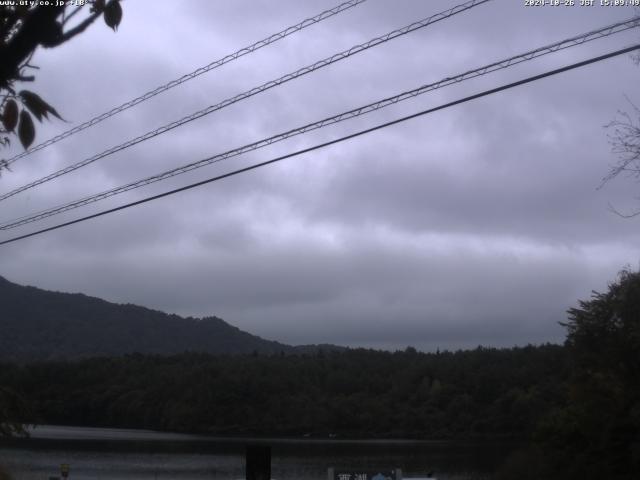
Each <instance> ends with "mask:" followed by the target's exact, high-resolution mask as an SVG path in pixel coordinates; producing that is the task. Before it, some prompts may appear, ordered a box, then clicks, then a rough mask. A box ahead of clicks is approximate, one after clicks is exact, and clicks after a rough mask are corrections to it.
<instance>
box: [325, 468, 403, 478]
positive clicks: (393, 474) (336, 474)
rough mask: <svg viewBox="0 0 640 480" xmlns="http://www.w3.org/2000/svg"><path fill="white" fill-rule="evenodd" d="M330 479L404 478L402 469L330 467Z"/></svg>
mask: <svg viewBox="0 0 640 480" xmlns="http://www.w3.org/2000/svg"><path fill="white" fill-rule="evenodd" d="M329 480H402V472H401V471H400V469H397V468H396V469H389V470H369V469H357V468H353V469H346V468H330V469H329Z"/></svg>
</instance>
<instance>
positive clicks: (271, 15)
mask: <svg viewBox="0 0 640 480" xmlns="http://www.w3.org/2000/svg"><path fill="white" fill-rule="evenodd" d="M453 4H454V2H448V1H434V2H428V3H427V2H409V1H406V2H393V4H392V3H391V2H386V1H382V0H370V1H368V2H366V3H365V4H364V5H362V6H360V7H357V8H355V9H353V10H352V11H349V12H345V13H344V14H342V15H340V16H338V17H336V18H334V19H331V20H327V21H326V22H323V23H321V24H319V25H316V26H314V27H311V28H310V29H308V30H307V31H305V32H301V33H299V34H296V35H294V36H292V37H290V38H288V39H286V40H284V41H283V42H281V43H279V44H276V45H272V46H269V47H266V48H265V49H263V50H261V51H259V52H256V53H255V54H252V55H250V56H247V57H244V58H243V59H241V60H238V61H237V62H233V63H232V64H229V65H226V66H225V67H223V68H221V69H218V70H216V71H215V72H212V73H209V74H207V75H203V76H202V77H199V78H198V79H196V80H193V81H191V82H189V83H187V84H185V85H182V86H180V87H178V88H176V89H174V90H172V91H171V92H169V93H166V94H163V95H161V96H158V97H156V98H154V99H153V100H151V101H149V102H145V103H144V104H142V105H139V106H138V107H136V108H134V109H132V110H129V111H128V112H125V113H124V114H122V115H120V116H117V117H114V118H112V119H109V120H107V121H106V122H104V123H103V124H101V125H100V126H99V127H96V128H93V129H90V130H87V131H85V132H82V133H81V134H79V135H77V136H76V137H74V138H72V139H69V140H65V141H63V142H60V143H58V144H56V145H55V146H53V147H51V148H48V149H46V150H44V151H42V152H37V153H36V154H34V155H32V156H31V157H29V158H28V159H25V160H24V161H22V162H20V163H17V164H16V165H15V167H16V168H15V169H14V172H13V173H11V174H9V175H6V176H3V178H2V191H5V189H7V190H8V189H10V188H15V187H16V186H19V185H21V184H23V183H25V182H27V181H30V180H33V179H34V178H38V177H39V176H42V175H44V174H46V173H49V172H51V171H54V170H56V169H58V168H62V167H64V166H66V165H68V164H70V163H73V162H76V161H79V160H81V159H83V158H86V157H88V156H90V155H92V154H94V153H96V152H99V151H102V150H104V149H106V148H109V147H111V146H113V145H115V144H118V143H119V142H122V141H124V140H127V139H130V138H132V137H135V136H137V135H140V134H143V133H145V132H147V131H149V130H151V129H154V128H157V127H158V126H161V125H163V124H166V123H168V122H170V121H173V120H176V119H178V118H181V117H182V116H184V115H187V114H189V113H191V112H193V111H195V110H198V109H201V108H203V107H205V106H207V105H212V104H215V103H217V102H219V101H221V100H223V99H225V98H229V97H231V96H233V95H236V94H238V93H241V92H243V91H245V90H247V89H249V88H252V87H254V86H257V85H259V84H261V83H263V82H265V81H268V80H270V79H272V78H276V77H278V76H280V75H283V74H285V73H287V72H290V71H293V70H296V69H298V68H300V67H302V66H305V65H308V64H310V63H312V62H314V61H316V60H319V59H321V58H324V57H326V56H328V55H331V54H332V53H335V52H337V51H340V50H344V49H346V48H348V47H350V46H352V45H354V44H357V43H360V42H362V41H365V40H368V39H369V38H371V37H373V36H376V35H380V34H383V33H385V32H387V31H390V30H392V29H394V28H398V27H401V26H403V25H406V24H408V23H410V22H412V21H415V20H417V19H420V18H424V17H426V16H428V15H431V14H433V13H435V12H437V11H440V10H444V9H446V8H450V7H451V6H453ZM332 6H334V3H333V2H321V1H313V2H291V1H287V2H285V1H281V2H253V1H252V2H247V3H242V2H240V3H239V2H226V3H225V2H205V1H203V2H190V3H189V7H188V8H187V7H186V4H184V3H178V2H154V3H153V4H152V3H145V2H135V3H132V4H131V5H128V4H127V5H126V9H125V19H124V20H123V24H122V26H121V28H120V29H119V31H118V32H117V33H116V34H114V33H113V32H111V31H110V30H109V29H107V28H106V27H104V26H102V25H96V26H94V27H93V28H92V29H90V30H89V31H88V32H87V33H86V34H84V35H82V36H81V37H78V38H77V40H74V42H72V43H70V44H69V45H67V46H65V47H63V48H60V49H54V50H50V51H44V52H40V53H39V54H38V57H37V58H36V60H37V62H36V63H38V64H39V65H40V66H41V71H39V72H38V77H39V80H38V83H37V85H35V86H34V89H36V90H37V91H38V92H40V93H42V95H43V96H44V97H45V98H47V99H48V100H50V101H51V103H52V104H54V105H55V106H56V108H58V109H59V110H60V111H61V112H64V115H65V117H67V118H69V119H70V120H72V121H74V122H77V121H81V120H83V119H86V118H89V117H90V116H92V115H94V114H96V113H99V112H101V111H104V110H106V109H108V108H110V107H111V106H113V105H116V104H118V103H122V102H124V101H126V100H128V99H130V98H132V97H134V96H136V95H139V94H141V93H143V92H145V91H147V90H149V89H151V88H154V87H156V86H157V85H158V84H160V83H162V82H165V81H168V80H171V79H173V78H177V77H179V76H181V75H183V74H184V73H186V72H188V71H191V70H193V69H195V68H197V67H199V66H202V65H204V64H207V63H208V62H210V61H212V60H214V59H216V58H219V57H221V56H223V55H225V54H227V53H230V52H232V51H234V50H235V49H237V48H239V47H242V46H245V45H247V44H250V43H252V42H253V41H255V40H258V39H260V38H262V37H265V36H267V35H269V34H271V33H273V32H275V31H277V30H280V29H282V28H284V27H285V26H288V25H291V24H294V23H296V22H297V21H299V20H301V19H303V18H306V17H309V16H311V15H314V14H315V13H317V12H319V11H321V10H323V9H327V8H331V7H332ZM631 14H632V11H631V10H629V11H626V10H623V9H614V8H601V7H594V8H593V9H588V8H585V7H574V8H556V9H553V8H552V7H549V8H546V9H540V8H538V9H527V8H525V7H524V6H523V5H522V4H521V2H511V1H502V0H496V1H495V2H491V3H490V4H488V5H485V6H482V7H478V8H476V9H473V10H472V11H470V12H467V13H464V14H461V15H459V16H457V17H456V18H455V19H451V20H446V21H443V22H439V23H438V24H436V25H434V26H432V27H429V28H426V29H424V30H422V31H419V32H416V33H414V34H411V35H407V36H405V37H403V38H401V39H397V40H394V41H393V42H390V43H389V44H386V45H384V46H381V47H379V48H376V49H373V50H370V51H368V52H365V53H362V54H360V55H357V56H355V57H353V58H352V59H349V60H346V61H343V62H339V63H338V64H336V65H332V66H330V67H328V68H326V69H324V70H321V71H318V72H316V73H314V74H311V75H307V76H305V77H304V78H300V79H297V80H294V81H292V82H289V83H287V84H286V85H283V86H281V87H278V88H276V89H272V90H270V91H269V92H265V93H264V94H262V95H258V96H255V97H253V98H251V99H248V100H245V101H243V102H240V103H238V104H236V105H233V106H231V107H229V108H226V109H224V110H222V111H219V112H216V113H214V114H212V115H209V116H207V117H205V118H203V119H200V120H197V121H195V122H192V123H190V124H189V125H185V126H183V127H180V128H178V129H176V130H175V131H173V132H172V133H170V134H167V135H165V136H161V137H158V138H156V139H154V140H151V141H149V142H145V143H143V144H141V145H138V146H135V147H132V148H130V149H128V150H126V151H124V152H120V153H118V154H115V155H113V156H111V157H109V158H105V159H103V160H101V161H99V162H98V163H96V164H94V165H92V166H90V167H87V168H86V169H82V170H80V171H78V172H76V173H74V174H71V175H69V176H68V177H66V178H61V179H59V180H56V181H53V182H50V183H49V184H47V185H43V186H42V187H41V188H38V189H34V190H33V191H31V192H29V193H28V194H23V195H19V196H16V197H15V198H12V199H10V200H8V201H6V202H5V203H4V204H3V209H2V218H3V219H8V218H12V217H15V216H19V215H23V214H26V213H29V212H31V211H34V210H38V209H41V208H45V207H48V206H51V205H57V204H59V203H63V202H66V201H69V200H73V199H76V198H78V197H81V196H84V195H87V194H90V193H94V192H96V191H102V190H106V189H108V188H111V187H114V186H117V185H120V184H122V183H125V182H128V181H131V180H135V179H138V178H140V177H143V176H147V175H151V174H154V173H157V172H159V171H162V170H165V169H168V168H172V167H174V166H176V165H179V164H184V163H189V162H192V161H194V160H198V159H200V158H203V157H205V156H209V155H212V154H215V153H220V152H222V151H225V150H227V149H230V148H234V147H237V146H240V145H243V144H245V143H249V142H252V141H255V140H259V139H261V138H264V137H267V136H270V135H273V134H275V133H278V132H281V131H285V130H287V129H290V128H294V127H296V126H299V125H302V124H305V123H308V122H311V121H315V120H318V119H320V118H323V117H326V116H329V115H333V114H336V113H339V112H340V111H343V110H347V109H350V108H353V107H356V106H359V105H362V104H365V103H368V102H371V101H374V100H377V99H380V98H383V97H386V96H389V95H393V94H396V93H399V92H400V91H403V90H407V89H410V88H415V87H417V86H419V85H421V84H425V83H429V82H433V81H437V80H439V79H441V78H444V77H447V76H451V75H454V74H457V73H460V72H463V71H466V70H468V69H470V68H474V67H479V66H482V65H484V64H486V63H490V62H492V61H496V60H499V59H501V58H504V57H507V56H509V55H513V54H516V53H520V52H523V51H526V50H528V49H531V48H534V47H536V46H539V45H542V44H548V43H551V42H553V41H557V40H560V39H563V38H566V37H569V36H572V35H575V34H578V33H581V32H584V31H588V30H592V29H594V28H596V27H599V26H601V25H604V24H608V23H612V22H613V21H615V20H618V19H622V18H625V17H627V16H630V15H631ZM637 38H638V34H637V32H632V33H628V34H624V35H623V36H621V37H616V38H612V39H608V40H604V41H601V42H597V43H590V44H588V45H585V46H583V47H580V49H577V50H573V49H570V50H567V51H564V52H561V53H559V54H558V55H554V56H549V57H545V58H542V59H539V60H536V61H535V62H531V63H526V64H523V65H520V66H518V67H516V68H514V69H513V70H508V71H504V72H499V73H496V74H493V75H491V76H487V77H482V78H479V79H476V80H474V81H471V82H465V83H464V84H460V85H456V86H453V87H449V88H446V89H442V90H439V91H436V92H433V93H432V94H430V95H427V96H424V97H420V98H418V99H416V100H414V101H411V102H406V104H401V105H396V106H394V107H392V108H390V109H388V110H386V111H381V112H377V113H374V114H371V115H369V116H368V117H366V118H362V119H357V120H353V121H349V122H346V123H344V124H340V125H336V126H333V127H330V128H328V129H326V130H322V131H317V132H314V133H312V134H310V135H308V136H303V137H296V138H293V139H290V140H288V141H286V142H283V143H281V144H276V145H273V146H271V147H269V148H267V149H264V150H260V151H257V152H254V153H251V154H249V155H246V156H243V157H242V158H237V159H233V160H229V161H227V162H223V163H221V164H219V165H215V166H212V167H207V168H205V169H201V170H197V171H194V172H191V173H189V174H187V175H184V176H181V177H176V178H174V179H172V180H170V181H167V182H162V183H160V184H155V185H152V186H149V187H146V188H144V189H140V190H139V191H135V192H129V193H127V194H125V195H122V196H118V197H115V198H113V199H110V200H108V201H106V202H102V203H100V204H96V205H94V206H91V207H88V208H86V209H82V210H77V211H75V212H73V213H69V214H65V215H63V216H60V217H57V218H55V219H51V220H48V221H46V222H44V223H43V226H46V225H52V224H54V223H55V222H57V221H60V220H63V219H72V218H75V217H76V216H78V215H80V214H87V213H92V212H95V211H99V210H101V209H103V208H107V207H110V206H115V205H119V204H120V203H123V202H125V201H131V200H135V199H138V198H141V197H142V196H145V195H149V194H152V193H158V192H161V191H164V190H168V189H170V188H175V187H177V186H180V185H184V184H186V183H189V182H191V181H196V180H198V179H201V178H205V177H208V176H212V175H216V174H219V173H222V172H226V171H228V170H231V169H233V168H237V167H240V166H243V165H247V164H249V163H251V162H255V161H262V160H265V159H269V158H272V157H275V156H277V155H279V154H284V153H287V152H289V151H292V150H295V149H300V148H304V147H308V146H311V145H314V144H316V143H319V142H321V141H324V140H328V139H331V138H335V137H338V136H341V135H345V134H347V133H350V132H354V131H356V130H358V129H361V128H366V127H368V126H371V125H374V124H376V123H380V122H383V121H388V120H391V119H393V118H396V117H398V116H401V115H406V114H409V113H413V112H415V111H418V110H420V109H425V108H429V107H433V106H435V105H438V104H441V103H444V102H447V101H451V100H455V99H457V98H460V97H462V96H465V95H469V94H472V93H476V92H478V91H481V90H482V89H486V88H491V87H493V86H495V85H496V84H499V83H507V82H510V81H514V80H517V79H519V78H522V77H524V76H527V75H532V74H535V73H539V72H541V71H544V70H547V69H551V68H557V67H559V66H561V65H563V64H565V63H568V62H573V61H578V60H581V59H584V58H588V57H590V56H593V55H596V54H601V53H604V52H606V51H609V50H612V49H614V48H619V47H620V46H623V45H627V44H628V43H630V42H632V41H634V40H637ZM637 75H638V69H637V67H635V66H634V65H633V63H632V62H631V61H629V59H628V58H618V59H614V60H610V61H607V62H606V63H602V64H598V65H594V66H591V67H588V68H587V69H585V70H580V71H576V72H572V73H568V74H565V75H563V76H562V77H556V78H553V79H547V80H544V81H541V82H538V83H536V84H533V85H530V86H524V87H520V88H518V89H517V90H512V91H509V92H504V93H501V94H498V95H494V96H491V97H487V98H485V99H481V100H477V101H474V102H473V103H468V104H465V105H461V106H458V107H455V108H452V109H448V110H445V111H441V112H437V113H434V114H433V115H429V116H428V117H425V118H421V119H417V120H414V121H411V122H408V123H405V124H402V125H399V126H395V127H393V128H389V129H386V130H384V131H380V132H377V133H374V134H371V135H369V136H367V137H363V138H359V139H356V140H353V141H350V142H347V143H343V144H340V145H336V146H333V147H331V148H328V149H326V150H322V151H318V152H315V153H312V154H308V155H305V156H304V157H299V158H296V159H291V160H288V161H286V162H285V163H282V164H278V165H275V166H272V167H269V168H267V169H261V170H259V171H255V172H251V173H247V174H245V175H242V176H238V177H234V178H230V179H226V180H224V181H221V182H218V183H216V184H213V185H210V186H207V187H202V188H199V189H197V190H193V191H190V192H184V193H181V194H179V195H176V196H174V197H171V198H166V199H163V200H160V201H157V202H153V203H151V204H147V205H144V206H140V207H137V208H135V209H130V210H126V211H123V212H119V213H117V214H114V215H112V216H108V217H103V218H100V219H97V220H94V221H91V222H87V223H84V224H81V225H77V226H73V227H70V228H68V229H65V230H59V231H56V232H53V233H50V234H47V235H44V236H41V237H37V238H34V239H30V240H28V241H25V242H20V243H17V244H13V245H9V246H5V247H3V250H2V251H0V258H2V260H1V261H2V272H0V274H2V275H3V276H6V277H7V278H9V279H10V280H13V281H16V282H20V283H25V284H32V285H36V286H40V287H43V288H49V289H54V290H62V291H81V292H83V293H87V294H90V295H95V296H100V297H103V298H106V299H108V300H111V301H116V302H130V303H137V304H142V305H145V306H148V307H151V308H157V309H162V310H165V311H169V312H175V313H179V314H183V315H194V316H204V315H218V316H220V317H222V318H224V319H226V320H227V321H229V322H231V323H232V324H234V325H237V326H239V327H240V328H243V329H245V330H248V331H250V332H252V333H256V334H260V335H262V336H264V337H266V338H270V339H276V340H280V341H284V342H289V343H319V342H331V343H337V344H344V345H347V344H348V345H361V346H374V347H380V348H403V347H404V346H405V345H408V344H412V345H414V346H416V347H419V348H424V349H435V348H459V347H474V346H476V345H478V344H484V345H500V346H502V345H513V344H526V343H528V342H534V343H538V342H544V341H561V340H562V337H563V331H562V328H561V327H560V326H559V325H558V323H557V322H558V321H561V320H563V319H564V318H565V311H566V309H567V308H569V307H571V306H573V305H575V304H576V302H577V300H578V299H579V298H586V297H588V295H589V292H590V291H591V290H592V289H603V288H605V286H606V282H607V281H608V280H612V279H613V276H614V275H615V272H616V271H617V270H619V269H620V268H621V267H623V266H624V265H625V264H631V265H632V266H636V265H637V263H638V258H639V251H638V248H637V245H640V242H639V240H640V238H638V237H639V234H638V233H637V231H638V229H637V222H634V221H626V220H622V219H620V218H619V217H617V216H615V215H613V214H611V213H610V212H609V211H608V209H607V204H608V202H611V203H613V204H615V205H616V206H629V207H633V206H634V204H633V197H634V195H636V193H637V187H638V186H637V184H634V183H633V182H624V181H622V182H615V183H614V184H611V185H607V186H605V188H603V189H601V190H596V187H597V186H598V185H599V182H600V180H601V178H602V177H603V176H604V175H605V174H606V173H607V168H608V165H609V164H610V163H611V162H612V161H614V159H613V157H612V156H611V154H610V153H609V146H608V144H607V139H606V131H605V130H604V129H603V128H602V126H603V125H604V124H606V123H607V122H608V121H610V120H611V119H612V117H613V116H614V115H615V112H616V110H618V109H621V108H625V107H626V102H625V100H624V96H623V95H624V94H625V93H627V94H630V95H632V94H633V89H632V87H631V86H632V85H634V82H636V81H637ZM68 126H69V125H67V124H61V123H59V122H58V123H56V122H52V123H51V124H45V125H42V126H41V129H40V130H39V133H38V135H39V137H38V138H39V139H40V140H42V139H45V138H48V137H49V136H51V135H53V134H55V133H56V132H60V131H63V130H64V129H66V128H68ZM32 228H35V224H34V225H32V226H31V227H29V228H26V227H25V228H22V229H19V231H20V233H22V232H28V231H30V230H31V229H32ZM11 233H13V232H10V233H6V234H4V237H3V238H7V237H8V236H9V235H10V234H11Z"/></svg>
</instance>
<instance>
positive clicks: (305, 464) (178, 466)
mask: <svg viewBox="0 0 640 480" xmlns="http://www.w3.org/2000/svg"><path fill="white" fill-rule="evenodd" d="M247 443H263V444H269V445H271V446H272V452H273V455H272V476H273V478H275V479H277V480H288V479H291V480H320V479H322V480H324V479H326V478H327V468H329V467H352V468H366V469H387V470H388V469H391V468H401V469H402V470H403V473H404V476H405V477H412V476H414V477H418V476H421V475H424V474H425V473H426V472H428V471H431V470H433V471H435V472H436V474H437V477H438V479H440V480H463V479H465V480H470V479H474V480H475V479H487V478H490V476H491V472H492V471H494V470H495V468H496V466H497V465H498V464H499V462H500V460H501V459H502V458H503V457H504V455H505V449H504V445H495V444H489V445H488V444H486V443H484V444H475V445H473V444H466V445H461V444H452V443H442V442H404V441H364V442H363V441H345V440H332V441H328V440H324V439H311V440H309V439H304V440H302V439H288V440H283V439H240V438H224V439H223V438H212V437H206V436H198V435H179V434H169V433H160V432H150V431H141V430H117V429H94V428H73V427H52V426H47V427H39V428H38V429H37V430H36V431H35V432H33V438H31V439H29V440H12V441H3V443H2V444H0V464H2V465H4V466H5V468H7V469H8V470H9V471H10V473H11V474H12V475H13V478H14V479H15V480H36V479H37V480H47V479H48V478H49V477H51V476H59V475H60V474H59V468H60V464H61V463H68V464H70V465H71V474H70V477H69V478H70V480H76V479H88V480H102V479H104V480H107V479H109V480H110V479H114V480H120V479H125V478H126V479H138V478H139V479H153V480H155V479H158V480H164V479H172V480H188V479H194V480H195V479H204V478H208V479H227V480H228V479H238V478H244V473H245V471H244V447H245V445H246V444H247Z"/></svg>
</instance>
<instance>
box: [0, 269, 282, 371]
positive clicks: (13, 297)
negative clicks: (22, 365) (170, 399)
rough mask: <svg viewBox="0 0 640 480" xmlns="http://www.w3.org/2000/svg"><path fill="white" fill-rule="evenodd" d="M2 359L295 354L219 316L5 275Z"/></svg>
mask: <svg viewBox="0 0 640 480" xmlns="http://www.w3.org/2000/svg"><path fill="white" fill-rule="evenodd" d="M0 305H1V308H2V310H1V312H0V359H4V360H12V361H32V360H49V359H52V360H53V359H63V358H81V357H90V356H100V355H103V356H104V355H122V354H126V353H134V352H139V353H150V354H165V355H170V354H175V353H182V352H185V351H198V352H208V353H216V354H221V353H224V354H226V353H251V352H253V351H257V352H262V353H279V352H281V351H284V352H292V351H294V349H293V348H292V347H290V346H289V345H285V344H282V343H278V342H272V341H268V340H264V339H262V338H260V337H257V336H254V335H251V334H249V333H247V332H243V331H241V330H240V329H238V328H236V327H233V326H232V325H229V324H228V323H226V322H225V321H223V320H221V319H219V318H217V317H207V318H203V319H195V318H182V317H179V316H177V315H168V314H166V313H163V312H159V311H157V310H150V309H148V308H144V307H139V306H136V305H118V304H115V303H110V302H106V301H104V300H101V299H99V298H94V297H88V296H86V295H82V294H68V293H59V292H50V291H46V290H41V289H39V288H34V287H24V286H21V285H16V284H14V283H11V282H9V281H8V280H6V279H4V278H2V277H0Z"/></svg>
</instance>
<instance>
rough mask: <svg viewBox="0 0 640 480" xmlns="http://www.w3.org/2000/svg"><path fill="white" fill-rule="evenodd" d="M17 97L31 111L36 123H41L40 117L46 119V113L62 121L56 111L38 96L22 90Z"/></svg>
mask: <svg viewBox="0 0 640 480" xmlns="http://www.w3.org/2000/svg"><path fill="white" fill-rule="evenodd" d="M19 95H20V98H21V99H22V103H24V105H25V106H26V107H27V108H28V109H29V110H30V111H31V113H33V114H34V115H35V116H36V118H37V119H38V121H40V122H41V121H42V117H44V118H47V119H48V118H49V117H48V116H47V114H48V113H51V114H52V115H53V116H55V117H57V118H59V119H60V120H63V121H64V119H63V118H62V117H61V116H60V114H59V113H58V112H57V111H56V109H55V108H53V107H52V106H51V105H49V104H48V103H47V102H45V101H44V100H43V99H42V98H41V97H40V96H39V95H37V94H35V93H33V92H30V91H29V90H22V91H21V92H20V93H19Z"/></svg>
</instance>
